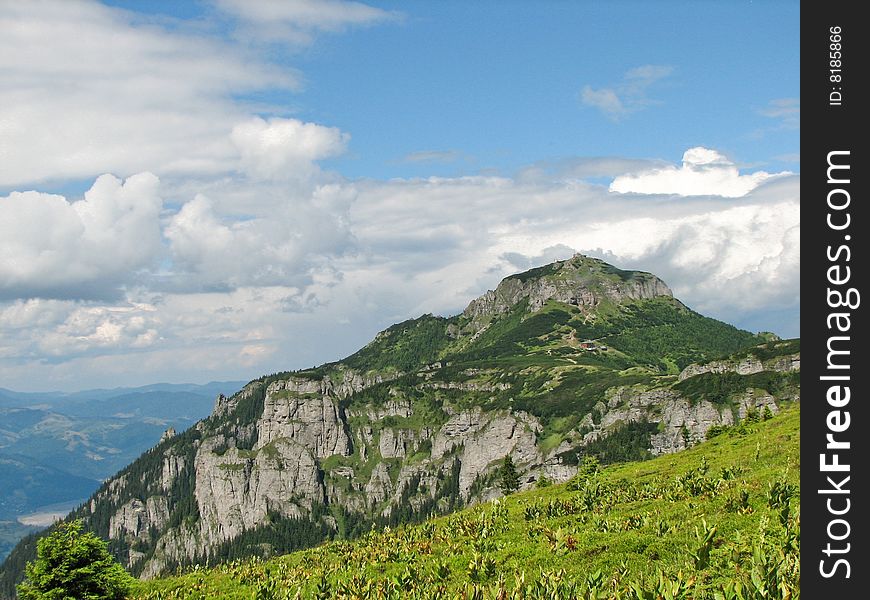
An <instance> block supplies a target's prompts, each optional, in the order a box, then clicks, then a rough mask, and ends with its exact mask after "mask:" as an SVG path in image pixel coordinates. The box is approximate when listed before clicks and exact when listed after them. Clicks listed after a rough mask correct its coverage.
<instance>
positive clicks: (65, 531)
mask: <svg viewBox="0 0 870 600" xmlns="http://www.w3.org/2000/svg"><path fill="white" fill-rule="evenodd" d="M36 556H37V558H36V560H35V561H33V562H30V563H28V564H27V567H26V568H25V574H26V579H25V580H24V582H23V583H21V584H20V585H19V586H18V598H19V600H68V599H72V598H75V599H76V600H120V599H122V598H124V597H126V595H127V592H128V591H129V589H130V584H131V581H132V577H130V575H129V574H128V573H127V572H126V571H125V570H124V568H123V567H122V566H121V565H119V564H118V562H117V561H116V560H115V559H114V558H113V557H112V555H111V554H109V551H108V549H107V548H106V542H104V541H103V540H101V539H100V538H98V537H97V536H96V535H94V534H93V533H90V532H86V533H85V532H82V522H81V521H73V522H71V523H61V524H60V525H58V526H57V529H55V530H54V531H53V532H52V533H51V534H50V535H48V536H46V537H44V538H42V539H41V540H39V543H38V545H37V551H36Z"/></svg>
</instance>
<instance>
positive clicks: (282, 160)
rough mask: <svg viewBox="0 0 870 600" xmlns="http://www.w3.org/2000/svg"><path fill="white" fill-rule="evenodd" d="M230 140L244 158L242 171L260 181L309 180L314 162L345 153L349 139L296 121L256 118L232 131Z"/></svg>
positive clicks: (314, 171)
mask: <svg viewBox="0 0 870 600" xmlns="http://www.w3.org/2000/svg"><path fill="white" fill-rule="evenodd" d="M230 139H231V140H232V142H233V144H234V145H235V146H236V148H238V150H239V152H240V154H241V167H242V169H243V170H244V171H245V173H247V174H248V175H249V176H251V177H255V178H261V179H292V178H303V179H304V178H308V177H310V176H311V175H312V174H314V173H316V172H317V171H318V168H317V166H316V165H315V164H314V163H315V161H318V160H321V159H324V158H329V157H332V156H337V155H339V154H341V153H342V152H344V150H345V147H346V145H347V142H348V141H349V140H350V136H349V135H348V134H346V133H342V132H341V131H340V130H339V129H337V128H335V127H324V126H322V125H317V124H316V123H303V122H302V121H299V120H297V119H280V118H272V119H269V120H268V121H266V120H264V119H261V118H260V117H254V118H252V119H250V120H247V121H245V122H243V123H239V124H238V125H236V126H235V127H233V131H232V133H231V134H230Z"/></svg>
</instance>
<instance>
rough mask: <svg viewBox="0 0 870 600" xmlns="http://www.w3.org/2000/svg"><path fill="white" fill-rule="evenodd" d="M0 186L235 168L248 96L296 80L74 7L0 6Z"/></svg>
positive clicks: (197, 41) (238, 52) (243, 56)
mask: <svg viewBox="0 0 870 600" xmlns="http://www.w3.org/2000/svg"><path fill="white" fill-rule="evenodd" d="M0 30H2V31H3V35H2V36H0V72H2V73H3V77H2V78H0V186H16V185H21V184H23V183H28V182H40V181H46V180H64V179H69V178H76V179H81V178H89V177H93V176H96V175H98V174H100V173H107V172H111V173H116V174H118V175H122V176H126V175H130V174H133V173H137V172H140V171H143V170H150V171H153V172H155V173H159V174H160V175H161V177H163V176H166V175H170V174H190V173H217V172H225V171H228V170H231V169H233V168H235V166H236V163H237V152H236V150H235V148H234V147H233V145H232V144H231V143H230V140H229V138H228V134H229V132H230V130H231V129H232V127H233V125H234V124H236V123H238V122H239V121H241V120H243V119H245V118H246V117H247V116H248V115H247V113H248V111H247V110H246V109H245V105H244V103H243V102H239V100H238V97H239V96H240V95H244V94H245V93H248V92H257V91H264V90H275V89H285V90H287V89H289V90H292V89H297V88H298V86H299V81H298V75H297V74H296V73H295V72H294V71H292V70H291V69H286V68H284V69H280V70H279V69H277V68H276V67H273V66H270V65H268V64H265V63H264V62H262V61H261V59H258V58H254V57H253V55H250V54H248V53H247V52H245V51H244V50H242V49H240V48H238V47H234V46H232V45H229V44H226V43H221V42H219V41H215V40H214V39H208V38H205V37H198V36H196V35H192V34H190V33H189V32H188V33H181V32H173V31H171V30H168V29H163V28H158V27H155V26H153V25H139V24H136V23H135V22H134V20H133V16H132V15H131V14H130V13H127V12H125V11H122V10H118V9H114V8H110V7H107V6H104V5H101V4H98V3H96V2H88V1H84V0H54V1H50V0H49V1H42V2H3V3H0Z"/></svg>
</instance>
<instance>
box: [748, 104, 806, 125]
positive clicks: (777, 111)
mask: <svg viewBox="0 0 870 600" xmlns="http://www.w3.org/2000/svg"><path fill="white" fill-rule="evenodd" d="M758 113H759V114H760V115H763V116H765V117H769V118H771V119H776V120H778V121H779V123H780V127H781V128H782V129H799V128H800V124H801V101H800V98H776V99H774V100H771V101H770V102H768V104H767V106H766V107H764V108H762V109H761V110H759V111H758Z"/></svg>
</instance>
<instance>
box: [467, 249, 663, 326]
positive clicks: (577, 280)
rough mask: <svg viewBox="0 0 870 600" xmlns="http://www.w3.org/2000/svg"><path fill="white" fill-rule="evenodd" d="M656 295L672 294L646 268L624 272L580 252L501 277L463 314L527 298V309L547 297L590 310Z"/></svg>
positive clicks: (504, 307) (483, 313) (488, 311)
mask: <svg viewBox="0 0 870 600" xmlns="http://www.w3.org/2000/svg"><path fill="white" fill-rule="evenodd" d="M659 296H666V297H673V293H672V292H671V289H670V288H669V287H668V286H667V284H665V282H664V281H662V280H661V279H659V278H658V277H656V276H655V275H653V274H652V273H647V272H646V271H625V270H622V269H619V268H617V267H614V266H613V265H611V264H609V263H606V262H604V261H603V260H601V259H598V258H593V257H591V256H586V255H583V254H575V255H574V256H572V257H571V258H569V259H567V260H559V261H556V262H553V263H550V264H548V265H544V266H542V267H536V268H534V269H530V270H528V271H524V272H523V273H517V274H515V275H509V276H508V277H505V278H504V279H502V281H501V283H499V284H498V287H496V289H495V290H490V291H488V292H486V293H485V294H484V295H483V296H481V297H479V298H477V299H475V300H473V301H472V302H471V303H470V304H469V305H468V307H467V308H466V309H465V311H464V312H463V314H464V315H465V316H466V317H469V318H471V319H478V318H480V317H488V316H493V315H497V314H502V313H506V312H508V311H510V310H511V309H512V308H513V307H514V306H516V305H517V304H518V303H520V302H523V301H527V302H528V310H529V312H536V311H538V310H540V309H541V308H543V306H544V305H545V304H546V303H547V301H548V300H555V301H558V302H564V303H565V304H573V305H575V306H577V307H579V308H581V309H594V308H595V307H597V306H599V305H600V304H601V303H602V302H612V303H615V304H622V303H623V302H626V301H629V300H643V299H650V298H656V297H659Z"/></svg>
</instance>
